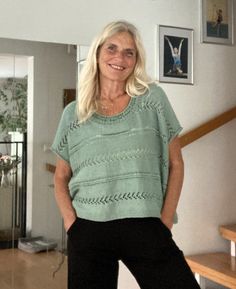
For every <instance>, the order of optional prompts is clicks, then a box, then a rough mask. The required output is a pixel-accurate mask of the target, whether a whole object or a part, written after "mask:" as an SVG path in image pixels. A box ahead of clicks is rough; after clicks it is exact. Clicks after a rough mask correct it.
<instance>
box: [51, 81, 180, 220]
mask: <svg viewBox="0 0 236 289" xmlns="http://www.w3.org/2000/svg"><path fill="white" fill-rule="evenodd" d="M181 129H182V128H181V126H180V124H179V122H178V120H177V118H176V115H175V113H174V111H173V109H172V108H171V105H170V103H169V101H168V99H167V97H166V95H165V93H164V91H163V90H162V89H161V88H160V87H159V86H157V85H156V84H151V85H150V87H149V90H147V92H146V93H145V94H143V95H141V96H134V97H132V98H131V100H130V102H129V104H128V106H127V107H126V108H125V109H124V110H123V111H122V112H121V113H119V114H116V115H114V116H103V115H100V114H98V113H94V114H93V115H92V116H91V117H90V118H89V120H87V121H86V122H83V123H80V122H79V121H78V119H77V117H76V103H75V102H72V103H70V104H69V105H68V106H67V107H66V108H65V110H64V112H63V114H62V118H61V121H60V123H59V127H58V130H57V133H56V136H55V139H54V142H53V145H52V151H54V152H55V153H56V154H57V155H58V156H59V157H60V158H62V159H64V160H65V161H66V162H68V163H69V164H70V166H71V169H72V178H71V180H70V182H69V190H70V195H71V199H72V204H73V206H74V208H75V210H76V213H77V215H78V216H79V217H81V218H84V219H88V220H94V221H108V220H114V219H122V218H130V217H160V212H161V208H162V204H163V200H164V198H165V191H166V187H167V181H168V172H169V167H168V163H169V159H168V144H169V142H170V141H171V140H172V139H173V138H174V137H175V136H177V135H178V133H179V132H180V131H181Z"/></svg>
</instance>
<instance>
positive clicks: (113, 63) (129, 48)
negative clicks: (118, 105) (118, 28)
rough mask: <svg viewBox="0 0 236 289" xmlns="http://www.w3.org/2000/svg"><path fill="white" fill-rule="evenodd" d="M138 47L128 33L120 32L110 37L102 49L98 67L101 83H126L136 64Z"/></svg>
mask: <svg viewBox="0 0 236 289" xmlns="http://www.w3.org/2000/svg"><path fill="white" fill-rule="evenodd" d="M136 54H137V52H136V47H135V42H134V40H133V37H132V36H131V35H130V33H128V32H120V33H117V34H115V35H113V36H111V37H109V38H108V39H107V40H106V41H105V42H104V44H103V45H102V46H101V47H100V50H99V54H98V66H99V72H100V82H103V81H116V82H123V83H124V82H125V81H126V80H127V78H128V77H129V76H130V74H131V73H132V72H133V70H134V67H135V64H136Z"/></svg>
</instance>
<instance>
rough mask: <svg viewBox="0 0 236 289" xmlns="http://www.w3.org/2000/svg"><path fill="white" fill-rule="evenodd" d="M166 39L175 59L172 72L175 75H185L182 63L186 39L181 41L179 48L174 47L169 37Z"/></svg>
mask: <svg viewBox="0 0 236 289" xmlns="http://www.w3.org/2000/svg"><path fill="white" fill-rule="evenodd" d="M165 39H166V40H167V42H168V44H169V46H170V50H171V55H172V58H173V68H172V70H170V72H171V73H174V74H183V70H182V69H181V66H182V63H181V49H182V44H183V41H184V39H181V40H180V43H179V48H177V47H174V48H173V45H172V44H171V42H170V40H169V38H168V37H167V36H165Z"/></svg>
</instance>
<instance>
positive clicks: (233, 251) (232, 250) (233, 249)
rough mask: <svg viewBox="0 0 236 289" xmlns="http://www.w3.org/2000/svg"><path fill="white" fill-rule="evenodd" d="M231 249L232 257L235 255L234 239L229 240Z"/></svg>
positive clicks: (235, 245)
mask: <svg viewBox="0 0 236 289" xmlns="http://www.w3.org/2000/svg"><path fill="white" fill-rule="evenodd" d="M230 245H231V249H230V254H231V256H232V257H236V244H235V242H234V241H230Z"/></svg>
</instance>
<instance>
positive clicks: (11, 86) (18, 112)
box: [0, 77, 27, 134]
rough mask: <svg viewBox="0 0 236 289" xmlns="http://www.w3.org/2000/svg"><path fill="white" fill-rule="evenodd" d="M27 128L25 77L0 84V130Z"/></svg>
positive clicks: (24, 130) (21, 130)
mask: <svg viewBox="0 0 236 289" xmlns="http://www.w3.org/2000/svg"><path fill="white" fill-rule="evenodd" d="M26 130H27V77H24V78H23V79H17V78H7V79H6V80H4V81H3V82H2V84H0V132H4V133H5V134H7V133H8V132H9V131H19V132H21V133H24V132H26Z"/></svg>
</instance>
